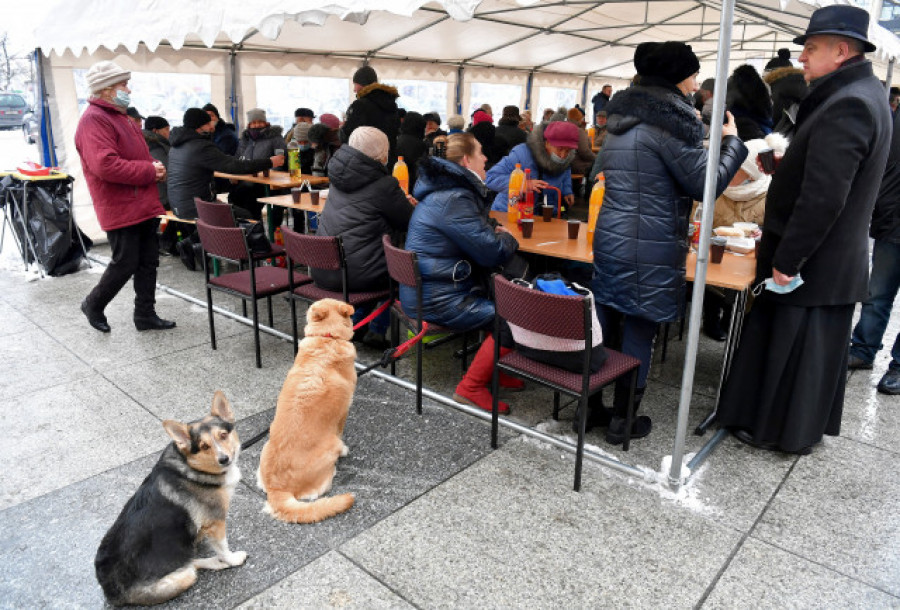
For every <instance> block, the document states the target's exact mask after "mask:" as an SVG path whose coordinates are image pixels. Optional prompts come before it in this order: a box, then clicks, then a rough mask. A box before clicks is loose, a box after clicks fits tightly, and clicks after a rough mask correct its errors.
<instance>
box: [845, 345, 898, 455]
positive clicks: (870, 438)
mask: <svg viewBox="0 0 900 610" xmlns="http://www.w3.org/2000/svg"><path fill="white" fill-rule="evenodd" d="M888 359H889V358H888ZM888 359H885V360H884V363H883V365H882V366H878V367H876V368H875V369H874V370H872V371H853V372H851V373H850V379H849V380H848V383H847V391H846V394H845V398H844V413H843V417H842V418H841V436H842V437H843V438H847V439H853V440H857V441H859V442H861V443H866V444H869V445H874V446H876V447H878V448H880V449H884V450H886V451H891V452H894V453H898V452H900V447H898V446H897V438H898V437H900V418H898V417H897V411H898V407H900V398H898V397H897V396H887V395H885V394H880V393H879V392H878V391H877V390H876V386H877V385H878V382H879V381H880V380H881V376H882V375H883V374H884V371H885V370H886V369H887V360H888Z"/></svg>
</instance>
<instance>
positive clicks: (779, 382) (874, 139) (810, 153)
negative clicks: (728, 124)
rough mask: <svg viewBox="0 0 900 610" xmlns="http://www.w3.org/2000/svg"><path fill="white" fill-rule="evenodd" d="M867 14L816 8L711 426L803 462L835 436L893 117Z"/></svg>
mask: <svg viewBox="0 0 900 610" xmlns="http://www.w3.org/2000/svg"><path fill="white" fill-rule="evenodd" d="M868 30H869V13H868V12H867V11H865V10H863V9H861V8H857V7H855V6H846V5H832V6H826V7H823V8H819V9H817V10H816V11H815V12H814V13H813V14H812V16H811V17H810V21H809V25H808V27H807V29H806V32H805V33H804V34H803V35H802V36H798V37H797V38H795V39H794V43H795V44H799V45H803V52H802V53H801V54H800V58H799V61H800V63H801V64H802V65H803V73H804V77H805V78H806V80H807V82H809V84H810V93H809V95H808V96H807V97H806V98H805V99H804V100H803V101H802V102H801V103H800V107H799V110H798V112H797V120H796V124H795V126H794V130H793V132H792V134H791V145H790V146H789V147H788V149H787V150H786V151H785V153H784V156H783V157H782V158H781V160H780V162H779V161H778V155H775V159H776V162H777V165H776V168H775V173H774V174H773V175H772V182H771V184H770V186H769V189H768V194H767V197H766V211H765V218H764V221H763V224H764V226H765V230H764V231H763V235H762V241H761V243H760V246H759V251H758V255H757V259H756V280H755V284H756V285H757V286H758V287H759V289H760V290H762V292H761V293H760V295H759V296H758V297H757V299H756V300H755V302H754V304H753V308H752V309H751V311H750V313H749V315H748V316H747V320H746V322H745V324H744V330H743V331H742V333H741V343H740V345H739V346H738V349H737V352H736V353H735V356H734V361H733V362H734V364H733V365H732V367H731V374H730V375H729V376H728V379H727V380H726V382H725V386H724V387H723V390H722V398H721V400H720V402H719V406H718V419H719V423H720V424H721V425H722V427H724V428H727V429H729V430H731V431H732V433H733V434H734V435H735V437H737V438H738V439H739V440H741V441H742V442H745V443H747V444H750V445H752V446H754V447H759V448H762V449H767V450H775V451H782V452H787V453H798V454H807V453H810V452H811V450H812V447H813V446H814V445H816V444H817V443H819V442H820V441H821V440H822V437H823V435H825V434H828V435H832V436H835V435H837V434H838V433H839V432H840V425H841V415H842V410H843V403H844V389H845V386H846V382H847V373H846V371H847V362H848V347H849V344H850V325H851V322H852V319H853V311H854V307H855V305H856V303H857V302H858V301H862V300H865V299H866V296H867V294H868V278H869V265H868V262H869V261H868V245H869V244H868V230H869V221H870V220H871V218H872V210H873V207H874V205H875V199H876V196H877V194H878V189H879V186H880V184H881V180H882V177H883V176H884V169H885V164H886V161H887V155H888V150H889V148H890V139H891V114H890V108H889V107H888V101H887V96H886V95H885V91H884V87H883V86H882V85H881V83H880V82H879V80H878V78H877V77H876V76H875V74H874V72H873V69H872V63H871V62H870V61H868V60H867V59H866V57H865V53H867V52H871V51H874V50H875V45H874V44H872V43H871V42H869V40H868V38H867V35H868Z"/></svg>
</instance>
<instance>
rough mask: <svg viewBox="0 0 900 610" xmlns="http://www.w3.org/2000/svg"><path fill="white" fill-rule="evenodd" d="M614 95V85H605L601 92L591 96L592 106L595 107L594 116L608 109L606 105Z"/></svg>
mask: <svg viewBox="0 0 900 610" xmlns="http://www.w3.org/2000/svg"><path fill="white" fill-rule="evenodd" d="M611 97H612V85H603V87H602V88H601V89H600V93H598V94H597V95H595V96H594V97H592V98H591V106H593V108H594V112H593V114H594V116H597V113H598V112H600V111H601V110H606V105H607V104H608V103H609V100H610V98H611Z"/></svg>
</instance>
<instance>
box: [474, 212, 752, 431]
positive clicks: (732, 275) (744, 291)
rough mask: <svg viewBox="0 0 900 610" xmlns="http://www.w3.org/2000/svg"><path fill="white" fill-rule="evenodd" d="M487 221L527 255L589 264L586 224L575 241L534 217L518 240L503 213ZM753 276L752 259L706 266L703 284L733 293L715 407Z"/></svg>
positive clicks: (558, 223)
mask: <svg viewBox="0 0 900 610" xmlns="http://www.w3.org/2000/svg"><path fill="white" fill-rule="evenodd" d="M491 218H494V219H496V220H497V221H498V222H499V223H500V224H501V225H502V226H504V227H506V228H507V229H508V230H509V231H510V233H512V234H513V235H514V236H515V237H516V239H517V240H518V241H519V250H520V251H521V252H529V253H531V254H540V255H541V256H549V257H553V258H560V259H566V260H571V261H578V262H582V263H592V262H593V261H594V251H593V244H591V243H589V242H588V239H587V223H581V228H580V229H579V231H578V239H569V229H568V221H566V220H562V219H559V218H551V219H550V222H545V221H544V219H543V218H542V217H540V216H535V218H534V230H533V231H532V234H531V237H530V238H528V239H525V238H524V237H522V233H521V231H519V229H518V227H510V226H509V221H508V218H507V215H506V212H496V211H492V212H491ZM696 270H697V254H696V253H694V252H691V253H689V254H688V256H687V260H686V261H685V279H687V281H689V282H692V281H694V277H695V274H696ZM755 277H756V257H755V256H752V255H749V256H742V255H739V254H733V253H731V252H726V253H725V255H724V256H723V257H722V262H721V263H718V264H709V265H707V267H706V284H707V285H708V286H714V287H716V288H722V289H724V290H731V291H734V292H735V303H734V307H733V308H732V311H731V320H730V321H729V324H728V338H727V339H726V341H725V353H724V356H723V362H722V372H721V374H720V376H719V388H718V390H717V392H716V404H718V402H719V393H720V392H721V391H722V384H723V383H724V381H725V377H726V376H727V375H728V371H729V370H730V369H731V361H732V358H733V357H734V351H735V349H736V348H737V344H738V341H739V340H740V334H741V326H742V324H743V320H744V313H745V312H746V309H747V297H748V295H749V292H750V285H751V284H752V283H753V279H754V278H755ZM714 418H715V411H713V412H712V413H710V414H709V415H708V416H707V417H706V418H705V420H704V421H703V423H702V424H700V426H698V427H697V430H696V432H697V434H702V433H703V432H705V431H706V429H707V428H708V427H709V425H710V424H712V422H713V420H714Z"/></svg>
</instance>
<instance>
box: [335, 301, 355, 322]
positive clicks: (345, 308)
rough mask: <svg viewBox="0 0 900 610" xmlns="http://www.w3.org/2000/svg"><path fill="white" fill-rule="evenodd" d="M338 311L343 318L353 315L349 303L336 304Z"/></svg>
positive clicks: (351, 306)
mask: <svg viewBox="0 0 900 610" xmlns="http://www.w3.org/2000/svg"><path fill="white" fill-rule="evenodd" d="M338 311H339V312H340V314H341V315H342V316H344V317H345V318H349V317H350V316H352V315H353V311H354V309H353V305H351V304H350V303H341V304H340V305H339V306H338Z"/></svg>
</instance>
